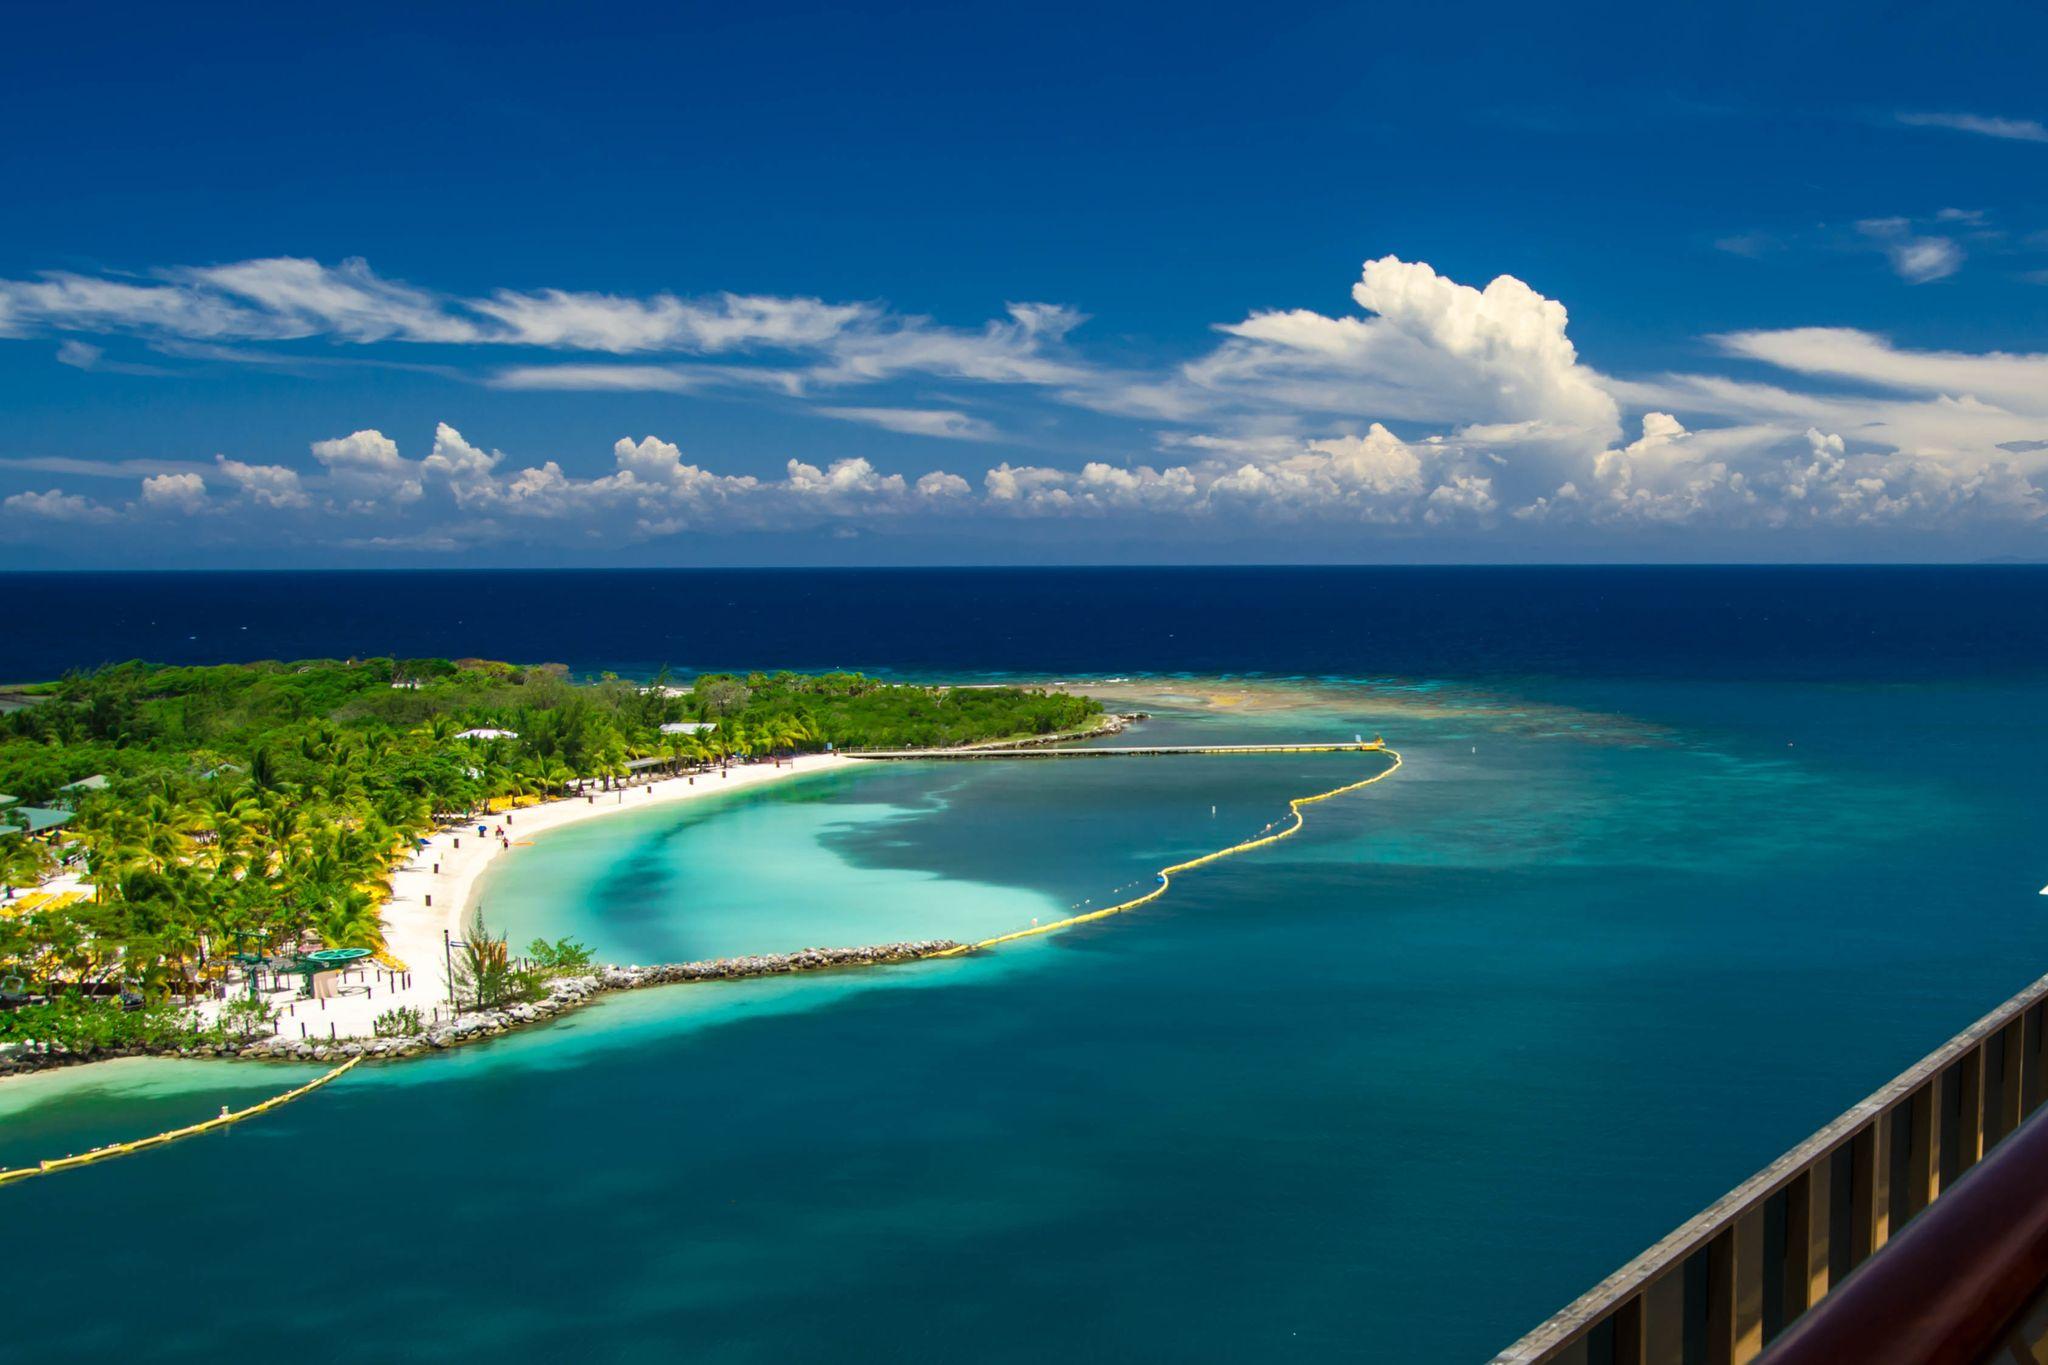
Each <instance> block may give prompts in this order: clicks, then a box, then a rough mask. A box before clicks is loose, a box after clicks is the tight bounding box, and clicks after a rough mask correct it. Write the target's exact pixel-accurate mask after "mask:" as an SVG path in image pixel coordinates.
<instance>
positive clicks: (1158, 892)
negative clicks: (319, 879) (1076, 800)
mask: <svg viewBox="0 0 2048 1365" xmlns="http://www.w3.org/2000/svg"><path fill="white" fill-rule="evenodd" d="M1375 752H1379V753H1384V754H1386V755H1387V756H1388V757H1389V758H1391V759H1393V760H1394V761H1393V763H1391V764H1390V765H1388V767H1387V768H1385V769H1384V770H1383V771H1381V772H1377V773H1374V774H1373V775H1372V776H1371V777H1368V778H1364V779H1361V780H1360V781H1357V782H1347V783H1345V784H1344V785H1343V786H1341V787H1332V788H1330V790H1328V791H1326V792H1317V793H1315V794H1314V795H1313V796H1297V797H1294V798H1293V799H1291V800H1289V801H1288V803H1287V813H1288V818H1289V820H1290V821H1291V823H1289V824H1288V826H1287V827H1286V828H1285V829H1282V830H1279V831H1277V832H1274V833H1265V832H1261V833H1260V834H1258V835H1257V836H1255V837H1253V838H1250V839H1246V840H1244V841H1243V842H1241V843H1235V844H1232V845H1231V846H1230V847H1228V848H1219V849H1217V850H1216V851H1215V852H1213V853H1204V854H1203V855H1202V856H1201V857H1199V858H1190V859H1188V860H1187V861H1186V862H1179V863H1174V864H1173V865H1172V866H1170V867H1162V868H1160V869H1159V871H1158V872H1157V873H1156V874H1154V875H1155V876H1157V877H1158V879H1159V884H1158V885H1157V886H1155V887H1153V888H1152V889H1151V890H1150V891H1147V892H1146V893H1145V894H1144V895H1142V896H1137V897H1134V898H1133V899H1131V900H1127V901H1120V902H1118V903H1117V904H1115V905H1110V906H1105V907H1103V908H1102V909H1100V910H1090V911H1087V912H1085V913H1083V914H1079V915H1069V916H1067V917H1066V918H1065V919H1058V920H1054V921H1053V922H1051V923H1050V924H1034V925H1032V926H1031V927H1029V928H1028V929H1018V930H1016V931H1014V932H1012V933H1008V934H998V935H997V936H996V937H994V938H985V939H983V940H981V941H980V942H979V943H963V944H961V945H960V946H959V947H957V948H948V949H946V950H945V951H944V952H941V953H934V954H933V955H932V956H934V957H958V956H960V955H962V954H963V953H974V952H980V951H981V950H983V949H985V948H995V947H999V946H1000V945H1002V944H1005V943H1014V942H1016V941H1017V940H1018V939H1024V938H1035V937H1037V936H1038V935H1040V934H1051V933H1057V932H1058V931H1060V930H1062V929H1070V928H1072V927H1073V926H1075V925H1077V924H1086V923H1088V922H1089V921H1090V920H1098V919H1107V918H1109V917H1110V916H1111V915H1121V914H1122V913H1124V911H1126V910H1135V909H1137V908H1138V907H1139V906H1141V905H1146V904H1149V903H1151V902H1152V901H1156V900H1158V899H1159V898H1160V897H1161V896H1163V895H1165V894H1166V892H1167V888H1168V887H1170V886H1171V885H1172V884H1173V874H1174V873H1176V872H1189V871H1192V870H1194V869H1195V868H1198V867H1204V866H1207V865H1208V864H1210V863H1215V862H1221V861H1222V860H1223V859H1225V858H1234V857H1236V856H1237V855H1238V854H1240V853H1249V852H1251V851H1252V850H1253V849H1255V848H1264V847H1265V846H1266V845H1268V844H1277V843H1279V842H1280V841H1281V840H1282V839H1288V838H1292V837H1293V836H1294V835H1296V834H1299V833H1300V832H1301V830H1302V827H1303V826H1304V825H1306V824H1307V823H1308V817H1307V816H1306V815H1304V814H1303V813H1302V807H1303V806H1312V805H1314V804H1315V803H1316V802H1318V801H1328V800H1329V799H1330V798H1331V797H1334V796H1343V795H1345V794H1346V793H1348V792H1355V791H1358V790H1359V789H1360V788H1363V787H1370V786H1371V785H1372V784H1373V783H1375V782H1379V781H1381V780H1383V779H1385V778H1388V777H1391V776H1393V775H1394V773H1395V772H1396V771H1398V770H1399V768H1400V767H1401V755H1400V753H1399V752H1398V751H1397V750H1394V749H1388V748H1385V747H1384V746H1382V747H1380V748H1379V749H1377V750H1375ZM1267 829H1268V830H1271V829H1272V826H1270V825H1268V826H1267ZM362 1060H363V1059H362V1058H361V1057H360V1056H357V1057H351V1058H349V1059H348V1060H347V1061H346V1062H343V1063H342V1064H341V1065H340V1066H337V1067H335V1068H334V1069H333V1070H332V1071H329V1072H327V1073H326V1074H325V1075H323V1076H319V1077H316V1078H314V1079H313V1080H310V1081H308V1082H306V1083H305V1084H304V1085H301V1086H298V1087H296V1088H295V1089H291V1090H287V1091H285V1092H284V1093H283V1094H281V1095H273V1096H271V1097H270V1098H269V1099H267V1100H264V1101H262V1102H261V1103H259V1104H252V1105H250V1106H249V1107H248V1108H246V1109H237V1110H235V1111H233V1112H232V1113H230V1112H228V1111H226V1110H223V1111H222V1112H221V1113H220V1115H219V1116H218V1117H215V1118H210V1119H207V1120H205V1121H204V1122H202V1123H194V1124H189V1125H187V1126H186V1127H183V1128H173V1129H171V1130H170V1131H169V1132H166V1133H157V1134H155V1135H154V1136H151V1137H146V1138H139V1139H137V1140H136V1141H134V1142H114V1143H109V1144H108V1145H106V1146H104V1147H95V1148H93V1149H92V1150H91V1151H87V1152H80V1153H78V1154H77V1155H75V1156H66V1157H59V1158H57V1159H55V1160H52V1161H40V1162H37V1163H36V1164H35V1165H33V1166H19V1167H16V1168H14V1169H13V1170H0V1185H5V1184H9V1183H11V1182H13V1181H16V1180H26V1179H28V1178H29V1177H31V1176H38V1175H48V1174H50V1173H51V1172H52V1171H65V1170H70V1169H71V1168H73V1167H75V1166H89V1165H91V1164H93V1163H94V1162H99V1161H108V1160H111V1159H112V1158H114V1157H117V1156H127V1155H128V1154H129V1153H131V1152H142V1151H147V1150H149V1149H150V1148H152V1147H161V1146H164V1145H165V1144H166V1143H171V1142H176V1141H177V1140H178V1139H180V1138H188V1137H197V1136H198V1135H199V1134H201V1133H210V1132H213V1131H214V1130H215V1129H218V1128H225V1127H227V1126H228V1125H230V1124H235V1123H240V1122H242V1120H244V1119H250V1118H254V1117H255V1116H256V1115H258V1114H264V1113H268V1112H269V1111H270V1110H272V1109H276V1108H279V1107H280V1106H283V1105H287V1104H290V1103H291V1102H292V1101H293V1100H295V1099H298V1098H299V1097H300V1096H302V1095H306V1094H310V1093H311V1092H312V1091H315V1090H318V1089H319V1088H320V1087H321V1086H323V1085H326V1084H327V1083H328V1082H329V1081H332V1080H334V1079H335V1078H337V1077H339V1076H341V1075H343V1074H344V1073H346V1072H347V1071H349V1070H350V1069H351V1068H353V1067H355V1066H356V1065H357V1064H358V1063H360V1062H361V1061H362Z"/></svg>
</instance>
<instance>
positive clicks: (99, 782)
mask: <svg viewBox="0 0 2048 1365" xmlns="http://www.w3.org/2000/svg"><path fill="white" fill-rule="evenodd" d="M112 785H113V784H112V783H110V782H108V781H107V775H106V774H105V773H94V774H93V775H92V776H91V777H81V778H79V779H78V780H77V781H76V782H66V783H65V784H64V785H63V786H61V787H59V788H57V796H56V801H57V804H58V805H60V806H63V807H64V808H65V809H67V810H69V809H70V808H71V806H72V805H73V803H75V802H76V801H77V800H78V798H79V797H81V796H90V795H91V794H92V793H94V792H103V791H105V790H106V789H107V788H108V787H110V786H112Z"/></svg>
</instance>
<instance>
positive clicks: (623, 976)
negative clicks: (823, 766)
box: [0, 938, 959, 1076]
mask: <svg viewBox="0 0 2048 1365" xmlns="http://www.w3.org/2000/svg"><path fill="white" fill-rule="evenodd" d="M957 947H959V944H958V943H957V942H955V941H954V940H952V939H949V938H934V939H912V940H907V941H905V942H901V943H880V944H874V945H871V946H868V947H861V948H801V949H798V950H797V951H796V952H792V953H756V954H752V955H750V956H746V957H721V958H712V959H709V960H706V961H702V962H669V963H662V964H659V965H656V966H651V967H642V966H631V967H600V968H598V969H597V970H596V971H594V972H591V973H588V974H586V975H582V976H566V977H558V978H556V979H555V980H553V981H550V982H549V983H548V993H547V995H546V996H544V997H542V998H541V999H539V1000H533V1001H525V1002H521V1003H518V1004H510V1005H499V1006H495V1007H493V1008H490V1009H480V1010H469V1011H464V1012H461V1013H458V1014H456V1015H454V1016H453V1017H452V1018H447V1019H442V1020H438V1021H436V1022H434V1023H433V1024H431V1025H429V1026H428V1027H426V1028H424V1029H422V1030H420V1031H418V1032H416V1033H411V1034H406V1035H403V1036H400V1037H391V1038H340V1039H329V1038H287V1037H284V1036H282V1035H279V1036H275V1037H264V1038H256V1039H253V1040H250V1041H247V1042H235V1041H232V1040H230V1041H211V1040H203V1041H199V1042H196V1043H193V1044H191V1045H188V1046H179V1047H120V1048H104V1049H94V1050H90V1051H79V1050H75V1049H69V1048H65V1047H63V1046H61V1045H59V1044H33V1043H24V1044H14V1045H11V1046H10V1047H7V1048H0V1076H5V1075H9V1074H12V1073H16V1072H23V1071H41V1070H46V1069H48V1068H50V1067H57V1066H68V1065H75V1064H77V1063H80V1062H94V1061H102V1060H105V1059H108V1058H113V1057H144V1056H151V1057H213V1058H231V1059H236V1060H242V1061H273V1062H276V1061H288V1062H325V1063H328V1064H329V1065H332V1064H334V1063H336V1062H341V1061H346V1060H347V1059H348V1058H350V1057H364V1058H370V1059H376V1058H386V1057H392V1058H395V1057H416V1056H419V1055H420V1054H422V1053H427V1052H439V1051H442V1050H444V1049H447V1048H451V1047H457V1046H460V1045H461V1044H463V1043H473V1042H476V1041H478V1040H480V1039H484V1038H492V1037H496V1036H498V1035H499V1034H503V1033H510V1032H511V1031H512V1030H514V1029H520V1028H525V1027H527V1026H529V1025H532V1024H539V1023H544V1022H546V1021H547V1020H549V1019H553V1018H556V1017H558V1016H560V1015H563V1014H566V1013H568V1012H569V1011H570V1010H574V1009H579V1008H581V1007H582V1006H584V1005H587V1004H589V1003H590V1002H591V1001H593V1000H595V999H596V998H597V997H599V996H601V995H604V994H606V993H608V992H612V991H631V990H639V989H641V988H642V987H645V986H675V985H684V984H688V983H691V982H700V981H740V980H745V979H747V978H749V977H758V976H788V975H792V974H794V973H797V972H816V971H830V970H832V969H835V968H847V967H878V966H883V965H886V964H888V963H892V962H914V961H916V960H917V959H919V958H926V957H936V956H938V955H940V954H942V953H947V952H950V951H952V950H953V949H955V948H957Z"/></svg>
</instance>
